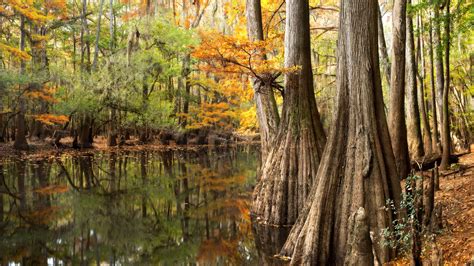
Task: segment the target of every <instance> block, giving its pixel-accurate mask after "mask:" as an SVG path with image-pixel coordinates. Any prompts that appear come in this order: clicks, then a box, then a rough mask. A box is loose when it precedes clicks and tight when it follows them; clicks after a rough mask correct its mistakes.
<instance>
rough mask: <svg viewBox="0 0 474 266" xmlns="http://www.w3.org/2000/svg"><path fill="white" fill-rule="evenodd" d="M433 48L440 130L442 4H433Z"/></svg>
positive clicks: (441, 125)
mask: <svg viewBox="0 0 474 266" xmlns="http://www.w3.org/2000/svg"><path fill="white" fill-rule="evenodd" d="M433 5H434V6H433V13H434V16H433V22H434V25H433V26H434V30H433V46H434V67H435V71H436V78H435V85H436V113H437V120H438V127H439V128H438V130H439V132H440V131H441V129H442V127H443V91H444V66H443V45H442V43H441V19H440V3H438V1H434V2H433Z"/></svg>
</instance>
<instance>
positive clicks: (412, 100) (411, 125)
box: [405, 0, 424, 159]
mask: <svg viewBox="0 0 474 266" xmlns="http://www.w3.org/2000/svg"><path fill="white" fill-rule="evenodd" d="M407 3H408V4H409V5H411V0H408V1H407ZM406 22H407V23H406V30H407V40H406V72H405V79H406V110H407V116H406V121H407V137H408V148H409V152H410V157H411V158H412V159H420V158H421V157H422V156H423V152H424V150H423V140H422V136H421V123H420V109H419V107H418V91H417V90H418V88H417V84H416V72H417V68H418V67H417V62H416V60H415V38H414V33H413V31H414V29H413V15H412V14H408V16H407V18H406Z"/></svg>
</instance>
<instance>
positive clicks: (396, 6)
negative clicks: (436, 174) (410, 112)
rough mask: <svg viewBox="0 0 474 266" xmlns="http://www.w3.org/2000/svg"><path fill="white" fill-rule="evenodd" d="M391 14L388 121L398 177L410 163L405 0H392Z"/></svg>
mask: <svg viewBox="0 0 474 266" xmlns="http://www.w3.org/2000/svg"><path fill="white" fill-rule="evenodd" d="M392 15H393V19H392V21H393V26H392V31H393V36H392V73H391V82H390V84H391V88H390V110H389V111H390V112H389V117H388V122H389V125H390V137H391V141H392V147H393V152H394V155H395V158H396V163H397V170H398V173H399V175H400V177H401V178H405V177H406V176H407V175H408V171H409V165H410V162H409V157H408V142H407V128H406V124H405V40H406V36H405V35H406V0H395V1H394V3H393V13H392Z"/></svg>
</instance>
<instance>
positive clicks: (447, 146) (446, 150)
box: [439, 0, 451, 170]
mask: <svg viewBox="0 0 474 266" xmlns="http://www.w3.org/2000/svg"><path fill="white" fill-rule="evenodd" d="M449 6H450V0H446V22H445V25H444V28H445V34H446V36H445V40H446V44H445V49H446V50H445V60H446V64H445V65H446V85H445V86H444V90H443V115H442V117H443V123H442V124H441V142H442V145H443V154H442V156H441V165H440V167H439V168H440V169H441V170H446V169H447V168H448V166H449V155H450V153H451V139H450V134H449V133H450V124H449V85H450V78H451V77H450V72H449V49H450V45H451V40H450V38H451V36H450V31H451V29H450V27H451V25H450V23H451V17H450V16H451V14H450V10H449Z"/></svg>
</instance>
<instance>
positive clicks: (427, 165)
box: [411, 153, 468, 171]
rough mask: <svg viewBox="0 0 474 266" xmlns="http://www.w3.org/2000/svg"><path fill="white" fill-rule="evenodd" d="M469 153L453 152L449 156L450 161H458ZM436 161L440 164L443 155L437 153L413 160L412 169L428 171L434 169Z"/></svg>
mask: <svg viewBox="0 0 474 266" xmlns="http://www.w3.org/2000/svg"><path fill="white" fill-rule="evenodd" d="M466 154H468V153H459V154H451V155H450V156H449V163H450V164H452V163H458V162H459V157H461V156H463V155H466ZM435 163H437V165H439V164H440V163H441V156H440V155H435V156H429V157H425V158H423V159H420V160H414V161H411V169H413V170H415V171H426V170H430V169H433V168H434V167H435Z"/></svg>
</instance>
